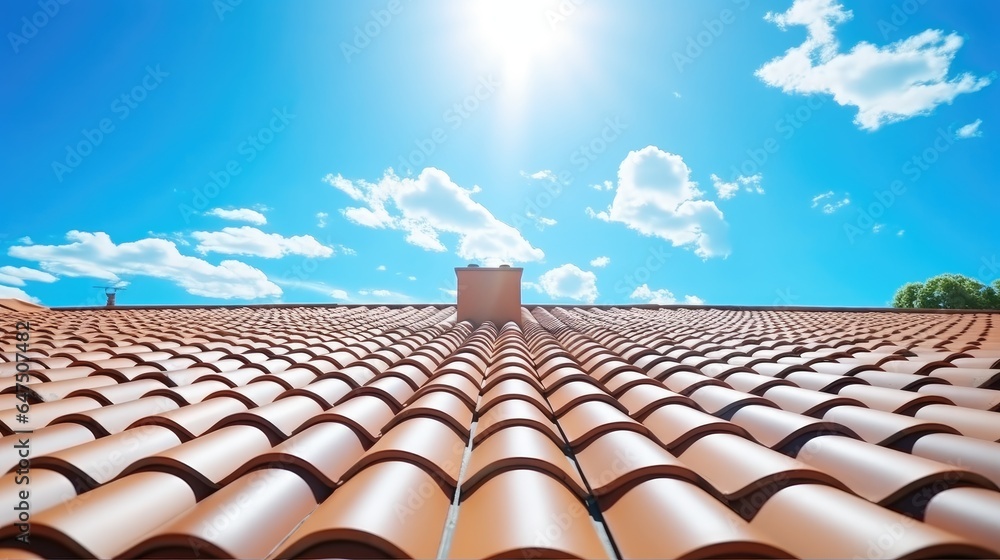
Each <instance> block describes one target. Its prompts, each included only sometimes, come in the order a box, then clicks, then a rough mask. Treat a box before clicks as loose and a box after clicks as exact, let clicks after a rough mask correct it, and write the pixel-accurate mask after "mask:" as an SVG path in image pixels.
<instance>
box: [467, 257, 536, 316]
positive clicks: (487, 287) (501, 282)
mask: <svg viewBox="0 0 1000 560" xmlns="http://www.w3.org/2000/svg"><path fill="white" fill-rule="evenodd" d="M522 270H523V269H521V268H511V266H510V265H507V264H504V265H500V266H499V267H498V268H489V267H480V266H478V265H475V264H470V265H469V266H465V267H456V268H455V275H456V276H458V320H459V321H471V322H472V323H473V324H475V325H479V324H481V323H483V322H485V321H493V323H494V324H495V325H496V326H497V327H502V326H503V325H504V324H505V323H506V322H507V321H514V322H515V323H516V324H517V325H518V326H520V325H521V272H522Z"/></svg>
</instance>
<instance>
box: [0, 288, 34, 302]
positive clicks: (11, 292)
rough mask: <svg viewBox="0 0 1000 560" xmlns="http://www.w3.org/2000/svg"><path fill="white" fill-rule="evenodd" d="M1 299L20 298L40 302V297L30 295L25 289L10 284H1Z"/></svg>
mask: <svg viewBox="0 0 1000 560" xmlns="http://www.w3.org/2000/svg"><path fill="white" fill-rule="evenodd" d="M0 299H19V300H21V301H30V302H32V303H40V302H39V300H38V298H36V297H34V296H30V295H28V294H27V293H26V292H25V291H24V290H22V289H20V288H11V287H10V286H0Z"/></svg>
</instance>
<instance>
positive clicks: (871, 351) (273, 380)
mask: <svg viewBox="0 0 1000 560" xmlns="http://www.w3.org/2000/svg"><path fill="white" fill-rule="evenodd" d="M455 311H456V310H455V307H454V306H402V307H393V308H390V307H389V306H332V307H330V306H279V307H267V306H262V307H229V308H194V307H191V308H155V309H124V308H122V309H115V310H112V311H104V310H58V309H56V310H46V309H31V310H19V311H17V312H14V311H10V310H5V309H0V318H3V317H8V318H10V317H14V315H10V314H11V313H14V314H15V315H16V314H18V313H19V314H26V313H30V314H31V322H32V350H31V354H32V356H33V357H34V362H33V367H32V368H31V374H30V376H29V383H28V385H27V386H26V387H24V388H23V389H22V392H21V393H20V395H18V394H17V384H16V383H15V381H14V374H15V373H16V368H15V367H14V365H15V363H14V362H13V360H15V359H16V355H15V353H14V348H13V346H11V345H10V344H8V343H7V339H3V337H0V389H2V391H0V433H2V435H3V436H4V437H2V438H0V468H2V470H3V471H5V472H7V473H8V474H6V475H5V476H3V477H0V498H3V497H4V496H7V498H6V499H7V500H8V501H9V502H12V503H16V500H15V498H17V497H18V495H17V492H18V490H19V488H18V486H19V485H18V484H17V483H16V476H17V473H16V472H15V471H16V469H17V468H18V463H19V461H20V460H21V458H22V457H21V456H20V455H19V454H18V452H17V450H18V447H15V446H16V445H18V443H19V442H20V441H21V438H24V437H26V435H24V434H20V433H18V434H14V433H13V432H14V430H30V431H31V432H30V434H27V437H28V438H30V442H31V454H30V465H31V484H32V486H31V504H30V507H31V532H32V542H31V543H30V544H29V545H25V543H21V542H18V541H17V540H16V536H17V534H18V532H19V531H18V530H17V527H16V525H14V524H13V522H14V521H15V520H16V519H17V518H16V517H15V514H16V513H17V511H16V510H13V509H10V508H8V510H7V513H6V514H4V515H5V517H3V519H4V521H3V523H6V524H7V525H6V526H3V527H0V551H2V552H0V554H2V555H6V556H15V557H16V556H30V555H32V554H35V555H39V556H43V557H59V556H98V557H118V556H192V555H200V556H230V557H233V556H235V557H245V558H264V557H282V558H284V557H310V556H347V557H359V556H395V557H399V556H414V557H435V556H439V557H461V558H465V557H501V556H514V555H517V556H526V557H551V556H569V555H575V556H581V557H588V558H589V557H605V556H610V557H622V558H631V557H655V558H660V557H705V556H777V557H784V556H788V555H797V556H805V557H815V556H819V557H854V556H864V557H906V556H934V555H938V556H954V555H971V556H977V555H979V556H996V555H997V553H998V550H997V546H998V545H997V542H996V537H995V534H996V533H998V532H1000V528H998V527H997V526H996V523H995V522H994V519H995V518H997V517H998V513H997V507H998V503H1000V491H998V490H997V486H998V485H1000V470H998V469H1000V467H998V465H1000V441H997V440H998V439H1000V431H998V430H1000V421H998V418H1000V396H998V395H1000V390H998V389H1000V331H996V330H995V328H994V324H995V323H996V324H998V325H1000V323H997V322H996V321H994V320H993V319H995V316H994V315H990V314H975V313H973V314H969V313H948V314H929V313H919V312H918V313H896V312H872V311H858V312H847V311H826V310H816V311H794V310H766V309H765V310H750V309H710V308H698V309H684V308H679V309H672V308H654V307H649V308H639V307H634V308H615V307H586V308H584V307H578V308H572V307H547V308H541V307H532V308H527V307H525V308H522V312H521V318H522V323H521V325H516V324H514V323H512V322H510V323H507V324H503V325H500V324H492V323H484V324H482V325H478V326H477V325H473V324H472V323H470V322H461V323H456V322H455V318H456V315H455ZM18 317H20V315H18ZM17 320H20V318H18V319H17ZM8 322H9V321H8ZM4 324H6V323H4ZM11 324H12V323H11ZM195 325H196V326H197V327H195ZM4 328H6V327H3V326H2V325H0V331H3V332H7V331H4V330H3V329H4ZM22 398H23V399H24V400H25V401H27V403H28V404H29V405H30V412H29V414H28V416H29V418H30V420H29V421H28V422H27V423H23V424H22V423H21V422H20V421H19V418H18V416H17V414H19V412H18V411H17V409H16V408H15V407H17V406H18V405H19V404H22V401H21V400H20V399H22ZM470 439H471V441H470ZM233 511H240V512H241V513H240V514H239V515H236V516H232V515H230V513H231V512H233ZM903 514H905V515H903ZM917 519H923V521H918V520H917ZM220 520H223V521H221V522H220ZM818 528H821V529H822V530H818ZM651 534H653V535H662V536H664V538H649V535H651ZM4 547H6V548H4ZM25 547H27V548H25ZM872 547H874V548H872Z"/></svg>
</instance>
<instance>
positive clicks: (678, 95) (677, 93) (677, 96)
mask: <svg viewBox="0 0 1000 560" xmlns="http://www.w3.org/2000/svg"><path fill="white" fill-rule="evenodd" d="M674 97H676V98H677V99H680V98H681V94H680V92H677V91H675V92H674Z"/></svg>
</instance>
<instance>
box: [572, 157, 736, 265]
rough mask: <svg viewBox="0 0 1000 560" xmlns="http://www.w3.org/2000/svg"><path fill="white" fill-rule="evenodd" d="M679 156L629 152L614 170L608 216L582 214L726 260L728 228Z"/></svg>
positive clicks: (599, 213)
mask: <svg viewBox="0 0 1000 560" xmlns="http://www.w3.org/2000/svg"><path fill="white" fill-rule="evenodd" d="M690 177H691V170H690V169H689V168H688V166H687V164H685V163H684V160H683V159H682V158H681V156H679V155H676V154H671V153H668V152H664V151H662V150H660V149H659V148H657V147H656V146H647V147H645V148H643V149H642V150H638V151H633V152H629V154H628V155H627V156H626V157H625V160H624V161H622V163H621V165H620V166H619V167H618V189H617V190H616V191H615V198H614V200H613V201H612V202H611V206H610V207H609V208H608V210H607V211H601V212H594V210H592V209H591V208H587V209H586V212H587V215H588V216H590V217H592V218H598V219H600V220H604V221H606V222H621V223H623V224H625V225H626V226H628V227H629V228H631V229H634V230H636V231H638V232H639V233H642V234H643V235H655V236H657V237H661V238H663V239H666V240H668V241H670V242H671V243H672V244H673V245H674V246H675V247H677V246H683V247H691V248H694V251H695V254H697V255H698V256H700V257H702V258H709V257H718V256H723V257H724V256H728V255H729V245H728V242H727V240H726V235H727V230H728V229H729V226H728V224H726V222H725V220H724V216H723V214H722V211H721V210H719V208H718V207H717V206H716V205H715V202H712V201H709V200H702V199H701V196H702V195H703V194H704V193H702V192H701V191H699V190H698V188H697V184H696V183H694V182H692V181H691V178H690Z"/></svg>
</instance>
